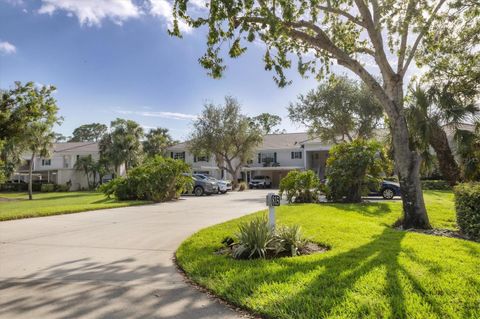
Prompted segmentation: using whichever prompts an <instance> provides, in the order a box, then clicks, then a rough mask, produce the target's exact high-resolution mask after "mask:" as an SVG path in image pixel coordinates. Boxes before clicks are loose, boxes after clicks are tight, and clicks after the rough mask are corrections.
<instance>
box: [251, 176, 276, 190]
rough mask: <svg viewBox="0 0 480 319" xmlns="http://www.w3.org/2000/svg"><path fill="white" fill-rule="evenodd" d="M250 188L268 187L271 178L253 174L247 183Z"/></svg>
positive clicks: (270, 183) (270, 185)
mask: <svg viewBox="0 0 480 319" xmlns="http://www.w3.org/2000/svg"><path fill="white" fill-rule="evenodd" d="M248 186H249V187H250V188H270V187H272V180H271V179H270V177H269V176H254V177H253V178H252V179H251V180H250V182H249V183H248Z"/></svg>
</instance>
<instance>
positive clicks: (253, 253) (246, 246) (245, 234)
mask: <svg viewBox="0 0 480 319" xmlns="http://www.w3.org/2000/svg"><path fill="white" fill-rule="evenodd" d="M237 239H238V243H239V245H238V246H237V247H235V249H234V251H233V256H234V257H235V258H237V259H252V258H266V256H267V254H268V252H269V251H274V250H275V235H274V232H273V229H272V228H271V227H269V225H268V219H267V218H266V217H265V216H263V217H258V218H255V219H253V220H251V221H250V222H246V223H242V224H240V226H239V231H238V234H237Z"/></svg>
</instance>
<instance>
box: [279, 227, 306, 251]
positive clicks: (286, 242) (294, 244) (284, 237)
mask: <svg viewBox="0 0 480 319" xmlns="http://www.w3.org/2000/svg"><path fill="white" fill-rule="evenodd" d="M275 237H276V240H277V241H278V248H277V254H278V253H280V252H287V253H288V254H289V255H290V256H292V257H294V256H298V255H300V250H301V249H302V248H304V247H305V245H306V244H307V240H306V239H305V238H304V237H303V234H302V229H301V227H300V226H299V225H292V226H281V227H279V228H278V230H277V231H276V232H275Z"/></svg>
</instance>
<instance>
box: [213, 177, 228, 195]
mask: <svg viewBox="0 0 480 319" xmlns="http://www.w3.org/2000/svg"><path fill="white" fill-rule="evenodd" d="M212 178H213V177H212ZM215 181H216V182H217V185H218V192H219V193H221V194H226V193H227V192H228V191H231V190H232V182H231V181H227V180H223V179H215Z"/></svg>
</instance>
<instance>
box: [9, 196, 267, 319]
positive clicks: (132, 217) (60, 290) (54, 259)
mask: <svg viewBox="0 0 480 319" xmlns="http://www.w3.org/2000/svg"><path fill="white" fill-rule="evenodd" d="M267 192H268V191H264V190H255V191H247V192H243V193H230V194H227V195H218V196H211V197H206V196H205V197H200V198H199V197H186V198H184V199H181V200H180V201H177V202H172V203H164V204H156V205H148V206H141V207H138V206H137V207H126V208H117V209H109V210H102V211H94V212H86V213H79V214H71V215H60V216H52V217H42V218H33V219H24V220H18V221H8V222H1V223H0V318H29V319H30V318H80V317H81V318H240V316H239V315H238V314H236V313H234V312H233V311H231V310H230V309H228V308H227V307H225V306H223V305H221V304H220V303H218V302H216V301H213V300H211V299H209V298H208V297H207V296H206V295H205V294H202V293H200V292H198V291H197V290H195V289H193V288H191V287H190V286H188V284H186V283H184V281H183V279H182V276H181V275H180V274H178V272H177V270H176V269H175V267H174V265H173V263H172V256H173V252H174V250H175V249H176V248H177V247H178V246H179V244H180V243H181V242H182V240H183V239H185V238H186V237H188V236H189V235H190V234H192V233H194V232H195V231H197V230H199V229H201V228H203V227H205V226H208V225H212V224H216V223H219V222H222V221H226V220H229V219H232V218H235V217H239V216H241V215H244V214H246V213H250V212H252V211H256V210H259V209H263V208H264V205H265V204H264V203H265V194H266V193H267Z"/></svg>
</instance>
